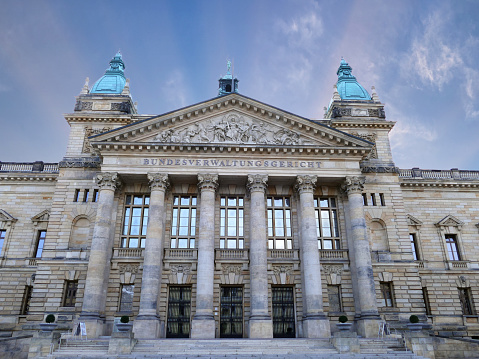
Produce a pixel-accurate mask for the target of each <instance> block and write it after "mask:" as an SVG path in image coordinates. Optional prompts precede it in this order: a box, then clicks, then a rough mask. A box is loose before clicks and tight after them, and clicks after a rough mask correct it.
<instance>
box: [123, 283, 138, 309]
mask: <svg viewBox="0 0 479 359" xmlns="http://www.w3.org/2000/svg"><path fill="white" fill-rule="evenodd" d="M134 294H135V286H134V285H133V284H122V285H121V293H120V312H131V311H132V310H133V297H134Z"/></svg>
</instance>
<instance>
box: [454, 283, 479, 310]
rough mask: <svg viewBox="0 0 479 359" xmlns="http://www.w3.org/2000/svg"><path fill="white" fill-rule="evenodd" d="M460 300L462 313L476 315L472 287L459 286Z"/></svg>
mask: <svg viewBox="0 0 479 359" xmlns="http://www.w3.org/2000/svg"><path fill="white" fill-rule="evenodd" d="M458 289H459V300H460V301H461V307H462V314H464V315H476V310H475V308H474V304H473V301H472V295H471V288H458Z"/></svg>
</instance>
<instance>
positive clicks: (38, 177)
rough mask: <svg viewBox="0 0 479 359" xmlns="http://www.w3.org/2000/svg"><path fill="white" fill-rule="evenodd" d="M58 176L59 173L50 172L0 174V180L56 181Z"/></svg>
mask: <svg viewBox="0 0 479 359" xmlns="http://www.w3.org/2000/svg"><path fill="white" fill-rule="evenodd" d="M57 178H58V173H48V174H22V175H19V174H15V173H12V174H6V173H5V174H3V173H2V174H0V181H4V182H27V181H28V182H32V181H37V182H54V181H56V180H57Z"/></svg>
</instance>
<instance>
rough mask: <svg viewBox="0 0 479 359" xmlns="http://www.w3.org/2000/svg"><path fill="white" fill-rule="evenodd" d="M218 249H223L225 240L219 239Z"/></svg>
mask: <svg viewBox="0 0 479 359" xmlns="http://www.w3.org/2000/svg"><path fill="white" fill-rule="evenodd" d="M220 248H221V249H224V248H225V240H224V238H221V239H220Z"/></svg>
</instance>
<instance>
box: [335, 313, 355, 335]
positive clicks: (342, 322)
mask: <svg viewBox="0 0 479 359" xmlns="http://www.w3.org/2000/svg"><path fill="white" fill-rule="evenodd" d="M338 321H339V323H336V326H337V327H338V329H339V330H340V331H347V330H351V327H352V326H353V323H349V322H348V317H347V316H345V315H341V316H340V317H339V318H338Z"/></svg>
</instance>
